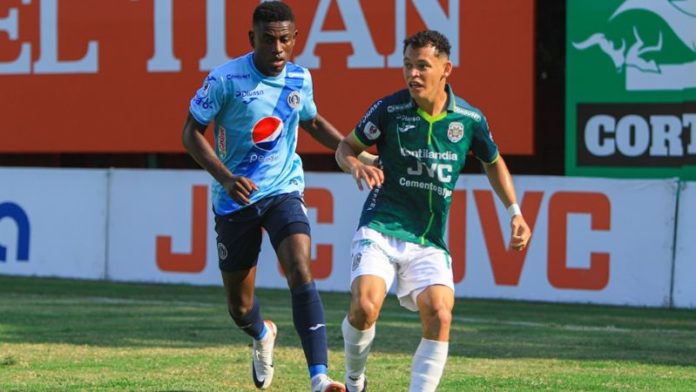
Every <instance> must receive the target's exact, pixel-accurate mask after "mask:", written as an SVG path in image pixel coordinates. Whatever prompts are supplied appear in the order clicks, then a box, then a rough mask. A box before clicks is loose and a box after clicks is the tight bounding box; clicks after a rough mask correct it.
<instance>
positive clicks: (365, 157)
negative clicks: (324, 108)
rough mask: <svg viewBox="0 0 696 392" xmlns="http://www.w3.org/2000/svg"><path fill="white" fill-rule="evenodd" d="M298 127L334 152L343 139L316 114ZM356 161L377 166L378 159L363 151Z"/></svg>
mask: <svg viewBox="0 0 696 392" xmlns="http://www.w3.org/2000/svg"><path fill="white" fill-rule="evenodd" d="M300 126H302V129H304V130H305V131H307V132H308V133H309V134H310V135H312V137H313V138H314V140H316V141H318V142H319V143H321V144H322V145H324V146H326V147H328V148H330V149H332V150H336V149H337V148H338V144H339V143H340V142H341V140H342V139H343V135H342V134H341V133H340V132H338V130H337V129H336V127H334V126H333V125H332V124H331V123H330V122H329V120H327V119H325V118H324V117H323V116H321V115H320V114H317V116H316V117H314V118H313V119H311V120H307V121H302V122H300ZM358 159H360V162H362V163H364V164H366V165H372V166H377V161H378V159H379V157H378V156H377V155H374V154H370V153H369V152H367V151H363V152H361V153H360V154H359V155H358Z"/></svg>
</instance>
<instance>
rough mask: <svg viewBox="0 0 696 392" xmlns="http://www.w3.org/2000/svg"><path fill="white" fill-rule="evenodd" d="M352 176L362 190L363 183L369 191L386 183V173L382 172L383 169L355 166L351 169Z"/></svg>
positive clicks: (361, 164) (361, 165) (360, 164)
mask: <svg viewBox="0 0 696 392" xmlns="http://www.w3.org/2000/svg"><path fill="white" fill-rule="evenodd" d="M350 175H351V176H353V179H354V180H355V182H356V183H357V184H358V189H360V190H363V185H362V183H363V181H364V182H365V186H366V187H367V188H368V189H372V188H374V187H377V186H380V185H382V183H383V182H384V172H382V169H380V168H378V167H376V166H372V165H365V164H363V163H358V164H356V165H353V167H351V168H350Z"/></svg>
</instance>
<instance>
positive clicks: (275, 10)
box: [252, 1, 295, 26]
mask: <svg viewBox="0 0 696 392" xmlns="http://www.w3.org/2000/svg"><path fill="white" fill-rule="evenodd" d="M270 22H295V15H293V14H292V10H291V9H290V6H288V5H287V4H285V3H283V2H282V1H264V2H263V3H261V4H259V5H258V6H256V9H255V10H254V16H253V17H252V23H253V24H254V26H256V25H258V24H260V23H270Z"/></svg>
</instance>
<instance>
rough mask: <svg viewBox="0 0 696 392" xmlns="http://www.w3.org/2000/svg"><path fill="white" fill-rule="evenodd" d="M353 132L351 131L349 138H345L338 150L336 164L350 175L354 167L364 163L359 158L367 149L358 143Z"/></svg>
mask: <svg viewBox="0 0 696 392" xmlns="http://www.w3.org/2000/svg"><path fill="white" fill-rule="evenodd" d="M353 132H354V131H351V132H350V134H349V135H348V136H346V137H344V138H343V140H341V143H339V144H338V148H336V163H338V167H340V168H341V170H343V171H344V172H346V173H350V172H351V171H352V169H353V167H355V166H356V165H357V164H359V163H362V162H360V159H359V158H358V156H359V155H360V154H362V153H363V151H364V150H365V148H367V146H364V145H363V144H362V143H360V141H358V139H357V138H356V137H355V135H354V134H353ZM370 155H372V154H370Z"/></svg>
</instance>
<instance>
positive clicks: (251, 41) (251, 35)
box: [249, 30, 256, 49]
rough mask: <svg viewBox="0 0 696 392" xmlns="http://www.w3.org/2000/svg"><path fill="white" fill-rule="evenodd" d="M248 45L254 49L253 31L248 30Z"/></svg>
mask: <svg viewBox="0 0 696 392" xmlns="http://www.w3.org/2000/svg"><path fill="white" fill-rule="evenodd" d="M249 45H251V47H252V49H256V46H255V45H254V31H253V30H249Z"/></svg>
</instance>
